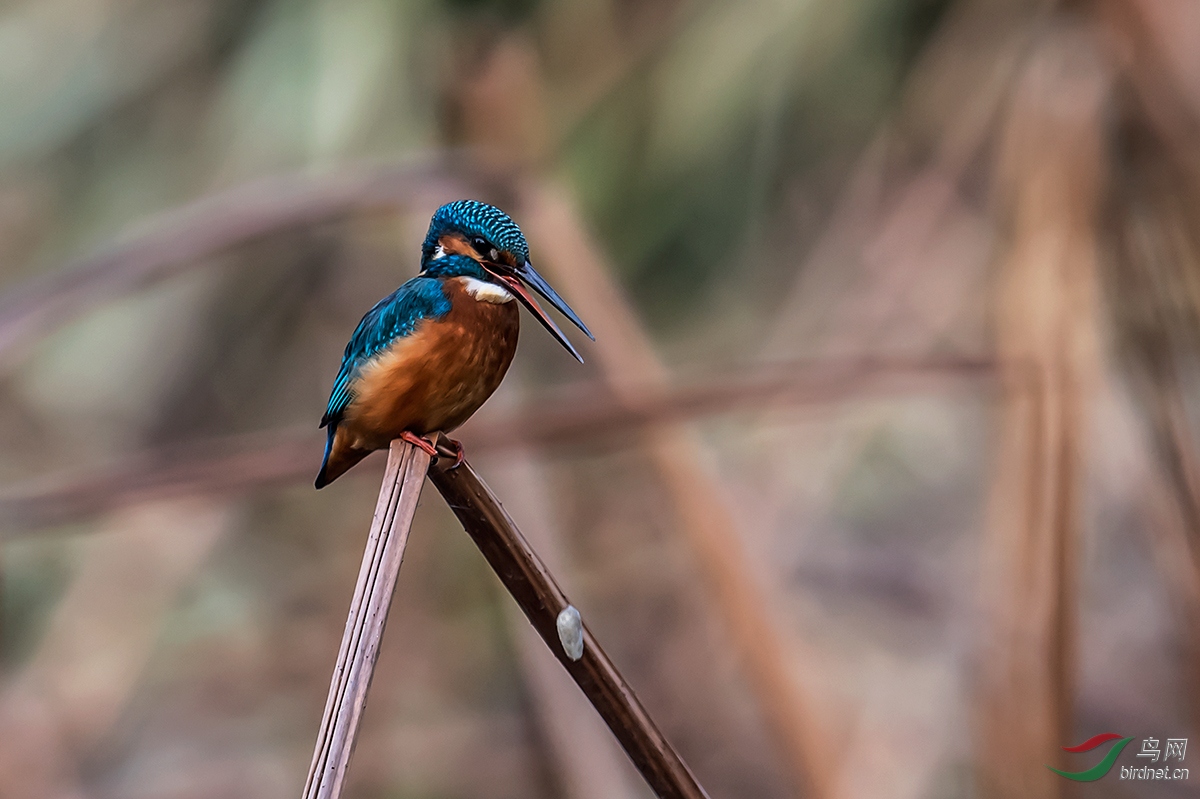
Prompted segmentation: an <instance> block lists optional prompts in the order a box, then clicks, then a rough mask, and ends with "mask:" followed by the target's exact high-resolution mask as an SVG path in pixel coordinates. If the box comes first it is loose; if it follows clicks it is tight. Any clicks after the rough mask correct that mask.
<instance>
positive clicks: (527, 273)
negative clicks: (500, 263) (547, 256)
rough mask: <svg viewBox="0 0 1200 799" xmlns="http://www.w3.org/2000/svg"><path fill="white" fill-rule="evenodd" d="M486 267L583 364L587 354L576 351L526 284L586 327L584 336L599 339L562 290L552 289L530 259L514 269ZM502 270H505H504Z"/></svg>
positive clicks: (568, 316)
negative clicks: (563, 296) (568, 302)
mask: <svg viewBox="0 0 1200 799" xmlns="http://www.w3.org/2000/svg"><path fill="white" fill-rule="evenodd" d="M484 266H485V267H486V268H487V270H488V271H489V272H491V273H492V274H493V275H495V276H496V277H498V278H500V280H502V281H504V284H505V285H506V286H508V287H509V288H510V289H512V291H513V293H514V294H516V295H517V299H519V300H520V301H521V303H522V304H523V305H524V306H525V307H526V308H528V309H529V312H530V313H532V314H533V315H534V316H535V317H537V320H538V321H539V322H541V323H542V327H544V328H546V329H547V330H549V331H550V335H552V336H554V338H555V339H557V341H558V343H559V344H562V345H563V346H564V347H566V350H567V352H569V353H571V354H572V355H574V356H575V359H576V360H577V361H579V362H580V363H583V356H581V355H580V354H579V353H578V352H577V351H576V350H575V347H574V346H572V344H571V341H570V339H568V338H567V337H566V335H565V334H564V333H563V332H562V331H561V330H559V328H558V325H556V324H555V323H554V320H553V319H551V318H550V316H549V315H548V314H547V313H546V312H545V311H543V310H542V307H541V306H540V305H538V304H537V301H536V300H535V299H534V298H533V295H532V294H530V293H529V289H527V288H525V286H526V285H528V286H529V288H532V289H533V290H534V291H536V292H537V293H538V294H540V295H542V297H543V298H544V299H545V300H546V302H548V303H550V304H551V305H553V306H554V308H555V309H556V310H557V311H558V312H559V313H561V314H562V315H563V316H565V317H567V318H568V319H570V320H571V321H572V322H573V323H574V324H575V326H576V327H578V328H579V329H580V330H582V331H583V333H584V335H586V336H587V337H588V338H590V339H591V340H592V341H595V340H596V337H595V336H593V335H592V331H590V330H588V329H587V325H585V324H584V323H583V320H582V319H580V318H579V315H578V314H576V313H575V312H574V311H572V310H571V306H569V305H567V302H566V300H564V299H563V298H562V297H560V296H558V292H557V291H555V290H554V289H553V288H551V287H550V284H549V283H547V282H546V279H545V278H544V277H542V276H541V275H539V274H538V273H537V270H536V269H534V268H533V265H532V264H531V263H529V262H528V261H526V262H525V263H523V264H522V265H521V266H518V267H513V268H511V269H510V268H508V267H502V268H498V267H496V266H494V265H492V264H484ZM501 269H503V270H504V271H501Z"/></svg>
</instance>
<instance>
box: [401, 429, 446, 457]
mask: <svg viewBox="0 0 1200 799" xmlns="http://www.w3.org/2000/svg"><path fill="white" fill-rule="evenodd" d="M400 439H401V440H402V441H407V442H408V443H410V444H412V445H413V446H414V447H416V448H417V449H419V450H421V451H423V452H425V453H426V454H427V455H429V457H431V458H436V457H437V456H438V451H437V447H435V446H434V444H433V442H432V441H430V440H429V439H427V438H422V437H421V436H419V435H417V434H416V433H412V432H409V431H408V430H405V431H404V432H403V433H401V434H400Z"/></svg>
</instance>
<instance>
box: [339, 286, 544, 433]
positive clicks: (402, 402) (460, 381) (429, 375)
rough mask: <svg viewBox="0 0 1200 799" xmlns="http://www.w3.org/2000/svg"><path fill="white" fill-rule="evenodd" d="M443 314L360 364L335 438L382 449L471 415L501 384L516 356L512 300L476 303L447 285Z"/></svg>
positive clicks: (449, 426)
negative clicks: (405, 435)
mask: <svg viewBox="0 0 1200 799" xmlns="http://www.w3.org/2000/svg"><path fill="white" fill-rule="evenodd" d="M446 292H447V294H448V295H450V299H451V310H450V312H449V313H448V314H446V316H444V317H442V318H441V319H439V320H436V321H434V320H426V321H424V322H422V323H421V324H420V325H418V327H417V329H416V330H414V331H413V333H412V334H411V335H408V336H405V337H404V338H402V339H398V340H397V341H396V342H395V343H394V344H393V345H392V346H391V347H390V348H389V349H388V350H387V351H385V352H384V353H381V354H380V355H379V356H377V357H376V358H375V359H373V361H372V362H371V363H369V364H367V365H366V366H364V367H363V369H362V371H361V372H360V374H359V377H358V379H357V380H356V381H355V383H354V386H353V390H354V400H353V401H352V402H351V403H350V405H349V407H347V408H346V412H345V414H344V415H343V418H342V421H341V422H340V424H339V426H338V438H342V436H343V431H344V435H345V444H346V445H348V446H350V447H353V448H355V449H364V450H372V449H383V448H384V447H387V446H388V444H389V442H391V441H392V440H393V439H395V438H398V437H399V436H400V434H401V433H403V432H404V431H406V430H409V431H412V432H414V433H417V434H419V435H426V434H429V433H433V432H436V431H438V430H441V431H443V432H449V431H451V430H453V429H455V428H456V427H458V426H459V425H461V424H462V423H463V422H465V421H466V420H467V419H469V418H470V417H471V415H472V414H473V413H475V411H477V410H479V407H480V406H481V405H483V403H484V402H486V401H487V398H488V397H490V396H491V395H492V393H493V392H494V391H495V390H496V388H497V387H499V385H500V381H501V380H503V379H504V374H505V373H506V372H507V371H508V367H509V364H511V363H512V359H513V355H514V354H516V351H517V333H518V330H519V327H520V314H519V311H518V309H517V303H515V302H507V303H503V304H496V303H491V302H485V301H480V300H476V299H475V298H474V297H472V296H471V295H469V294H467V293H466V292H465V291H464V290H462V288H461V285H460V284H458V281H453V280H451V281H447V286H446Z"/></svg>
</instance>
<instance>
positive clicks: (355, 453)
mask: <svg viewBox="0 0 1200 799" xmlns="http://www.w3.org/2000/svg"><path fill="white" fill-rule="evenodd" d="M338 432H339V430H338V426H337V425H336V424H331V425H329V436H328V438H326V439H325V458H324V460H322V461H321V471H319V472H317V480H316V483H315V485H316V487H317V488H324V487H325V486H327V485H329V484H330V483H332V482H333V481H334V480H336V479H338V478H339V477H341V476H342V475H343V474H345V473H346V472H347V471H348V470H349V469H350V467H351V466H353V465H354V464H356V463H358V462H359V461H361V460H362V459H363V458H365V457H367V456H368V455H370V454H371V450H369V449H358V448H357V447H352V446H350V445H349V444H347V443H346V437H345V436H344V435H338Z"/></svg>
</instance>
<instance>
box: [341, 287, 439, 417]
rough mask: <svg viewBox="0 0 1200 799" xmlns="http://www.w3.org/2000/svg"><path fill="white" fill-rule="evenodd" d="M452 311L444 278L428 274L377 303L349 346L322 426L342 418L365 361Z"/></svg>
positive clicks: (355, 331) (368, 312) (364, 318)
mask: <svg viewBox="0 0 1200 799" xmlns="http://www.w3.org/2000/svg"><path fill="white" fill-rule="evenodd" d="M449 312H450V298H449V297H447V296H446V292H445V291H443V290H442V284H441V281H439V280H437V279H435V278H429V277H414V278H413V279H412V280H410V281H408V282H407V283H405V284H404V285H403V286H401V287H400V288H398V289H396V290H395V291H394V292H392V293H391V294H390V295H388V296H387V297H384V298H383V299H382V300H380V301H379V302H377V303H375V307H374V308H372V309H371V310H369V311H367V315H366V316H364V317H363V318H362V321H361V322H359V323H358V327H357V328H355V329H354V335H352V336H351V337H350V343H349V344H347V345H346V353H345V354H344V355H343V356H342V368H341V369H340V370H338V375H337V379H335V380H334V381H333V392H332V393H331V394H330V396H329V405H328V407H327V408H326V409H325V415H324V416H323V417H321V427H325V426H326V425H328V424H334V425H336V424H337V422H338V420H339V419H341V418H342V412H343V411H345V410H346V406H347V405H349V404H350V400H351V399H353V396H354V395H353V392H352V390H351V385H352V384H353V383H354V378H355V377H357V375H358V370H359V369H360V368H361V367H362V365H363V364H365V363H366V362H367V361H369V360H371V358H373V357H375V356H376V355H378V354H379V353H380V352H382V351H383V350H385V349H387V347H388V345H389V344H391V343H392V342H393V341H395V340H396V339H398V338H402V337H404V336H407V335H411V334H412V332H413V331H414V330H416V328H417V323H418V322H420V321H421V320H422V319H440V318H442V317H443V316H445V315H446V314H447V313H449Z"/></svg>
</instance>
